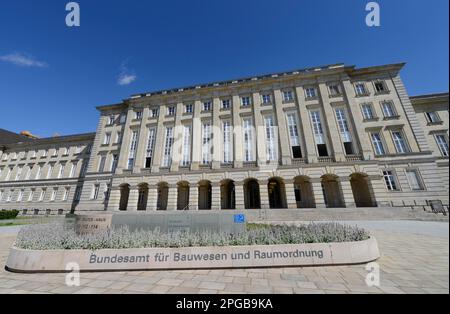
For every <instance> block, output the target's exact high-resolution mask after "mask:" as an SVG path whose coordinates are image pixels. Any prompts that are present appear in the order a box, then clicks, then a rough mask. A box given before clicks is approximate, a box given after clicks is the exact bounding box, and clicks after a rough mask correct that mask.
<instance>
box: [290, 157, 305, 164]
mask: <svg viewBox="0 0 450 314" xmlns="http://www.w3.org/2000/svg"><path fill="white" fill-rule="evenodd" d="M292 164H293V165H304V164H306V159H305V158H294V159H292Z"/></svg>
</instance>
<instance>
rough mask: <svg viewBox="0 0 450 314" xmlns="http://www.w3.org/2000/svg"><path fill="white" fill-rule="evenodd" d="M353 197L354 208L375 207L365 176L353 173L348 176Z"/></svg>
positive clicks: (367, 179)
mask: <svg viewBox="0 0 450 314" xmlns="http://www.w3.org/2000/svg"><path fill="white" fill-rule="evenodd" d="M350 184H351V186H352V192H353V197H354V199H355V204H356V207H376V206H377V205H376V202H375V199H374V197H373V195H374V194H373V191H372V186H371V184H370V179H369V176H368V175H367V174H364V173H353V174H352V175H350Z"/></svg>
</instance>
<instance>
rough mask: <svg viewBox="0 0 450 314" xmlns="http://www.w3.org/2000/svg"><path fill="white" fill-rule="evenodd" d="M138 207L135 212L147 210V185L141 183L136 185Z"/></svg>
mask: <svg viewBox="0 0 450 314" xmlns="http://www.w3.org/2000/svg"><path fill="white" fill-rule="evenodd" d="M138 192H139V194H138V205H137V210H147V199H148V184H147V183H141V184H139V185H138Z"/></svg>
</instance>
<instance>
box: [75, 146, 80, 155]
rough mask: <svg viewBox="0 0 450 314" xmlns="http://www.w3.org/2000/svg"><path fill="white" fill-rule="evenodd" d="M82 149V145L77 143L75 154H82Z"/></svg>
mask: <svg viewBox="0 0 450 314" xmlns="http://www.w3.org/2000/svg"><path fill="white" fill-rule="evenodd" d="M81 150H82V147H81V145H77V147H76V148H75V154H76V155H77V154H81Z"/></svg>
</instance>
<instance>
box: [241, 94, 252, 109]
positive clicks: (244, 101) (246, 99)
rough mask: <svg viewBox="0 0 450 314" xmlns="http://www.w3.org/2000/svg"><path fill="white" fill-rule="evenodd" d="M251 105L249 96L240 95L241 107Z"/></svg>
mask: <svg viewBox="0 0 450 314" xmlns="http://www.w3.org/2000/svg"><path fill="white" fill-rule="evenodd" d="M250 105H251V100H250V97H249V96H244V97H241V106H242V107H248V106H250Z"/></svg>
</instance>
